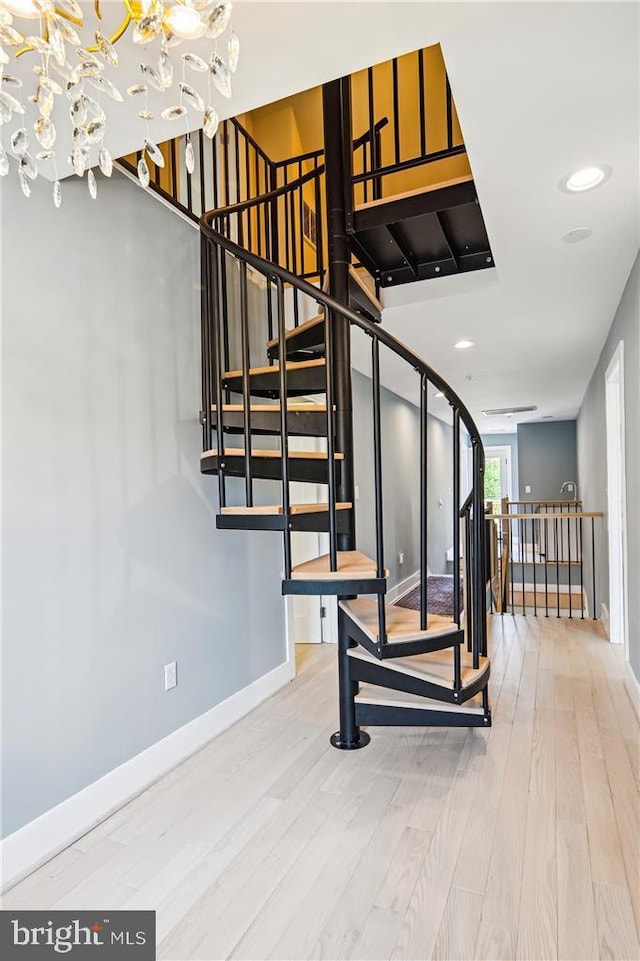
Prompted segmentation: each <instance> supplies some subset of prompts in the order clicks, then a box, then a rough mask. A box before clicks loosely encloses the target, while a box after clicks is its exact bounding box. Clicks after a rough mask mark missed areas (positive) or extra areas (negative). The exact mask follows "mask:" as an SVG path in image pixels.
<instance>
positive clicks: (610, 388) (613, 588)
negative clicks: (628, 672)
mask: <svg viewBox="0 0 640 961" xmlns="http://www.w3.org/2000/svg"><path fill="white" fill-rule="evenodd" d="M605 409H606V425H607V525H608V532H609V638H610V640H611V642H612V643H613V644H624V647H625V656H626V658H627V660H628V658H629V637H628V629H627V557H626V523H627V522H626V483H625V465H624V437H625V429H624V343H623V342H622V341H620V343H619V344H618V347H617V349H616V352H615V354H614V355H613V357H612V358H611V363H610V364H609V367H608V368H607V373H606V377H605ZM595 613H596V614H597V612H595Z"/></svg>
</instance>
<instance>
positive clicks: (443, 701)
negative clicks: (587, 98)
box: [121, 51, 493, 750]
mask: <svg viewBox="0 0 640 961" xmlns="http://www.w3.org/2000/svg"><path fill="white" fill-rule="evenodd" d="M427 53H428V51H416V54H415V55H411V56H412V57H413V58H414V60H415V64H414V66H415V67H416V68H417V77H418V80H419V87H420V91H421V95H422V94H424V97H422V96H421V100H420V103H421V109H420V114H419V118H418V127H419V129H420V138H419V139H420V145H419V149H417V152H416V151H414V152H413V153H412V154H409V155H404V154H403V152H402V149H401V146H400V142H401V140H402V141H403V142H406V141H407V138H406V136H405V134H404V133H403V127H402V122H403V117H405V116H406V117H408V121H409V122H411V115H410V112H409V113H407V111H406V110H405V109H404V108H403V105H402V89H401V87H400V85H399V81H398V78H399V73H400V72H399V70H398V69H397V62H396V61H393V62H392V70H391V71H390V73H389V76H391V77H392V80H393V89H392V91H390V95H389V98H388V100H389V101H390V102H392V103H393V116H392V118H391V122H390V120H389V118H388V117H387V116H382V117H380V118H379V119H377V120H376V102H375V96H376V91H378V95H379V91H380V78H379V77H378V79H377V80H376V79H375V77H374V71H373V69H369V71H368V72H367V84H368V94H367V97H366V102H367V103H368V116H369V126H368V128H367V129H366V130H365V131H364V133H362V134H361V135H360V136H358V137H356V138H354V135H353V125H354V122H353V119H352V113H351V107H352V103H351V96H352V85H351V84H352V78H350V77H344V78H341V79H340V80H336V81H332V82H330V83H328V84H325V85H324V87H323V88H322V123H323V127H324V137H323V139H324V144H323V147H322V148H321V149H317V150H313V151H311V152H309V153H306V154H302V155H299V156H296V157H292V158H287V159H285V160H280V161H273V160H272V159H271V158H270V157H269V156H268V155H267V154H266V153H265V151H264V150H263V149H262V147H261V146H260V145H259V144H258V143H257V142H256V140H255V139H254V138H253V137H252V136H251V134H250V133H249V131H248V130H247V129H246V128H245V127H244V126H243V125H242V124H241V123H240V122H239V121H238V119H237V118H235V119H232V120H230V121H224V122H223V124H222V126H221V130H220V133H219V135H218V137H217V138H216V139H215V140H214V141H212V142H210V143H207V141H206V139H205V138H204V137H203V132H202V131H198V132H197V145H196V150H195V157H196V170H195V173H194V175H193V176H191V175H189V176H187V175H186V172H185V171H183V170H182V169H181V166H180V161H179V157H180V155H181V153H182V148H183V147H184V144H183V143H182V142H181V140H180V138H176V139H175V140H173V141H169V142H168V143H167V144H165V145H162V150H163V153H164V154H165V159H166V166H167V167H168V171H167V170H165V171H164V172H163V171H162V170H156V175H155V177H154V179H153V182H152V183H151V184H150V189H151V190H152V191H153V192H155V193H157V194H159V195H160V196H161V197H162V199H163V200H164V202H165V203H169V204H171V205H172V206H174V207H176V208H177V209H178V210H179V212H180V213H181V214H182V216H184V217H187V218H190V219H191V220H192V221H194V222H196V223H198V224H199V227H200V235H201V272H202V285H201V288H202V325H201V329H202V410H201V413H200V421H201V424H202V437H203V453H202V457H201V470H202V471H203V473H205V474H209V475H213V476H215V477H216V478H217V485H218V495H219V496H218V505H219V506H218V514H217V518H216V523H217V527H218V528H219V529H225V530H254V531H255V530H261V531H271V532H279V534H280V535H281V536H282V538H283V545H284V551H283V556H284V570H283V573H282V593H283V594H284V595H292V594H293V595H295V594H297V595H301V594H302V595H318V596H321V597H323V598H326V597H327V596H329V595H333V596H335V597H336V598H337V619H338V632H337V636H338V645H337V656H338V668H339V710H340V725H339V730H338V731H337V732H336V733H335V734H334V735H333V736H332V738H331V741H332V743H333V745H334V746H335V747H337V748H341V749H345V750H352V749H356V748H360V747H363V746H364V745H365V744H367V743H368V742H369V734H368V733H367V732H366V731H364V730H363V728H364V727H367V728H370V727H373V726H376V725H402V726H412V725H414V726H461V727H476V726H477V727H488V726H489V725H490V724H491V712H490V707H489V699H488V681H489V674H490V662H489V658H488V656H487V616H486V615H487V597H488V592H487V583H488V580H489V573H490V570H489V564H488V550H489V548H488V547H487V537H486V533H485V525H486V518H485V512H484V499H483V493H484V491H483V480H484V477H483V474H484V450H483V447H482V442H481V438H480V434H479V432H478V429H477V427H476V425H475V423H474V421H473V419H472V417H471V415H470V414H469V411H468V410H467V409H466V407H465V405H464V403H463V402H462V400H461V399H460V397H459V396H458V395H457V394H456V393H455V391H454V390H453V389H452V388H451V387H450V385H449V384H448V383H447V382H446V381H445V380H444V379H443V378H442V377H441V376H440V375H439V374H438V373H436V371H434V370H433V369H432V368H431V367H430V366H429V365H428V364H427V363H426V362H425V361H424V360H423V359H422V358H421V357H418V356H417V355H416V354H415V353H414V352H413V351H412V350H410V349H409V348H408V347H407V346H405V345H404V344H402V343H400V342H399V341H398V340H396V338H394V337H393V336H392V335H391V334H390V333H389V332H388V331H387V330H386V329H385V327H384V325H383V324H382V322H381V321H382V308H381V305H380V303H379V301H378V297H377V295H378V293H379V291H380V288H382V287H385V286H390V285H392V284H398V283H407V282H411V281H415V280H421V279H431V280H434V281H435V282H437V278H438V277H439V276H445V275H450V274H452V273H460V272H464V271H468V270H478V269H483V268H486V267H487V266H490V265H491V264H492V263H493V261H492V255H491V251H490V248H489V243H488V239H487V234H486V229H485V226H484V220H483V217H482V212H481V209H480V206H479V203H478V198H477V194H476V191H475V186H474V183H473V178H472V176H471V175H470V173H469V172H468V171H469V168H468V166H467V168H466V172H465V173H464V175H463V176H460V175H459V163H458V162H459V159H460V157H461V155H464V154H465V147H464V143H463V142H462V140H461V137H460V135H459V133H458V134H456V130H455V124H454V114H455V107H454V105H453V100H452V97H451V91H450V88H449V84H448V81H446V75H445V74H443V77H444V80H445V81H446V84H444V86H443V89H444V91H445V100H446V103H445V109H443V110H441V113H442V116H443V117H444V118H445V119H446V127H445V129H444V130H443V133H442V138H443V139H442V140H441V143H436V144H434V145H433V146H430V144H429V138H428V137H427V136H426V124H427V120H426V118H427V115H428V113H429V111H431V113H433V109H434V103H435V101H434V97H433V96H431V95H430V94H429V91H428V89H427V86H428V84H427V74H426V72H425V63H426V57H427ZM405 59H406V58H405ZM405 66H406V64H405ZM443 69H444V68H443ZM374 81H375V82H374ZM430 96H431V100H430V99H429V98H430ZM425 98H426V99H425ZM435 106H436V107H437V103H436V104H435ZM441 106H442V105H441ZM385 131H386V132H387V133H388V132H389V131H391V135H392V140H391V142H390V144H389V142H385V141H383V139H382V138H383V135H384V133H385ZM389 146H391V150H390V149H389ZM389 158H390V159H391V162H389ZM448 160H454V162H455V163H458V168H457V174H454V175H452V176H450V177H449V178H444V180H443V179H442V178H441V179H440V180H439V179H438V177H434V176H433V175H432V174H431V171H432V170H435V169H436V168H437V169H438V170H441V169H443V168H442V167H441V166H438V164H440V162H442V161H448ZM463 160H464V158H463ZM434 163H435V164H436V166H435V167H431V166H430V165H431V164H434ZM465 163H466V160H465ZM121 166H122V167H123V169H125V170H126V171H128V172H129V174H130V175H133V174H134V172H135V158H133V157H132V158H129V159H128V158H123V160H122V162H121ZM407 171H410V172H411V174H412V175H415V173H416V171H418V172H419V174H420V176H421V174H422V171H426V172H427V176H426V180H425V182H424V184H423V186H422V187H420V188H419V189H417V190H412V191H409V192H408V193H406V194H404V195H401V196H398V195H397V194H394V195H392V196H388V193H389V191H388V189H387V188H385V186H384V185H385V184H386V183H388V182H389V178H392V179H393V178H394V177H397V176H398V175H401V176H402V175H404V174H405V173H406V172H407ZM163 175H164V180H163ZM208 201H209V202H211V201H213V209H210V210H208V212H207V202H208ZM358 201H360V202H358ZM352 336H357V337H359V338H360V340H362V337H363V336H364V337H365V338H368V341H369V346H370V374H371V380H370V384H371V392H370V398H369V404H370V411H369V413H370V415H371V416H370V418H367V423H368V422H369V419H370V420H371V422H372V425H373V429H372V433H371V437H370V443H371V455H372V456H371V463H372V465H373V478H372V486H373V495H374V496H373V502H374V508H373V516H372V517H365V516H362V510H361V509H359V510H358V511H356V504H355V501H356V489H355V483H354V456H355V455H354V451H355V444H354V430H355V429H356V428H357V429H358V431H359V438H358V439H359V441H362V437H361V432H362V428H361V425H360V423H358V424H357V425H355V424H354V411H353V391H352V362H351V342H352ZM385 355H390V358H391V362H392V363H393V364H394V365H395V368H396V370H398V369H399V366H398V365H402V368H403V369H404V370H405V371H406V376H405V378H404V380H405V383H406V385H407V389H411V383H412V382H413V383H414V384H415V387H416V393H417V394H418V395H419V398H420V401H419V406H420V430H419V440H418V441H417V443H418V445H419V448H420V450H419V465H420V466H419V478H416V481H417V483H418V484H419V491H418V492H417V493H418V498H417V500H418V502H419V516H418V518H417V528H418V530H417V538H418V539H419V544H420V548H419V556H420V570H419V572H418V576H419V585H420V590H419V594H420V605H419V610H408V609H405V608H403V607H400V606H396V605H395V604H392V603H389V598H388V593H389V583H388V574H389V572H388V570H387V568H386V566H385V525H387V526H386V531H387V534H388V532H389V527H388V525H389V524H390V523H391V522H392V520H391V518H393V517H394V516H395V513H396V509H397V504H395V503H392V504H390V503H389V501H388V494H389V491H390V487H389V485H386V487H385V485H384V484H383V471H385V472H387V471H389V472H390V473H391V474H392V473H393V471H394V470H395V468H396V466H397V465H395V464H394V463H389V462H388V461H389V459H388V457H387V456H386V455H385V449H384V443H383V431H382V410H381V397H382V393H381V392H382V384H381V369H382V370H383V369H384V366H383V365H384V363H385V362H386V361H387V360H388V359H389V357H386V356H385ZM436 392H437V393H438V394H439V396H440V397H444V398H445V399H446V401H447V402H448V405H449V414H450V424H451V441H452V442H451V455H450V464H449V465H448V466H449V476H450V478H451V480H450V493H451V495H452V496H451V517H450V518H449V532H450V535H449V536H450V538H451V541H450V542H451V543H452V552H451V557H452V585H453V590H452V602H451V610H450V612H449V613H448V614H447V615H446V616H443V615H442V614H436V613H434V612H433V611H431V610H429V597H428V578H429V568H428V560H429V557H430V553H429V551H430V546H429V543H428V530H429V516H428V515H429V496H428V495H429V492H430V488H429V472H430V466H431V467H432V466H433V464H432V459H433V458H434V457H438V458H439V464H438V467H439V470H442V469H443V464H442V453H441V452H437V453H436V454H434V453H433V452H432V451H431V450H430V449H429V431H428V424H429V399H430V397H431V396H433V395H434V393H436ZM468 451H470V456H469V460H470V461H471V465H472V466H471V470H470V471H466V470H464V466H466V462H467V453H468ZM469 474H470V476H468V475H469ZM463 477H465V478H467V477H468V479H467V480H465V481H464V483H463ZM403 482H404V483H407V479H403ZM299 485H305V486H304V491H305V492H307V494H306V497H305V496H301V495H300V486H299ZM309 485H311V487H309ZM318 488H319V489H321V490H322V491H324V495H322V496H320V497H319V498H316V497H315V496H310V495H309V494H308V491H309V490H310V489H311V490H312V491H313V493H314V494H315V492H316V491H317V489H318ZM385 491H386V496H385ZM394 500H395V498H394ZM361 506H362V505H360V508H361ZM440 506H443V505H440ZM356 514H357V515H358V524H359V525H360V526H361V527H362V526H363V525H364V526H366V527H367V532H366V536H367V540H368V542H369V543H373V542H375V550H371V553H372V554H374V556H372V557H369V556H367V555H365V554H364V553H363V552H361V551H359V550H358V549H357V543H356ZM298 532H307V533H309V532H317V533H318V534H320V535H323V536H324V541H325V542H326V543H327V544H328V550H327V552H326V553H325V554H323V555H321V556H317V557H312V558H310V559H307V560H306V561H304V562H303V563H294V561H293V554H292V539H293V537H294V536H295V535H296V533H298ZM431 549H432V548H431ZM458 585H459V586H460V590H458V589H457V586H458Z"/></svg>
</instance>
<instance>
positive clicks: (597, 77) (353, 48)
mask: <svg viewBox="0 0 640 961" xmlns="http://www.w3.org/2000/svg"><path fill="white" fill-rule="evenodd" d="M83 6H84V7H85V8H86V9H87V11H88V14H89V20H90V21H92V9H93V3H91V2H85V3H83ZM102 7H103V10H104V11H105V30H106V29H108V28H109V27H110V26H111V25H113V24H115V23H116V22H117V21H118V19H119V16H120V10H121V7H120V4H119V3H116V2H115V0H112V2H107V3H105V2H104V0H103V4H102ZM234 20H235V28H236V31H237V32H238V34H239V35H240V39H241V44H242V50H241V59H240V67H239V70H238V73H237V75H236V77H235V78H234V93H233V97H232V98H231V100H226V101H225V100H224V99H223V98H221V97H220V96H217V95H216V101H215V103H216V107H217V109H218V111H219V113H220V115H221V116H222V117H227V116H233V115H235V114H238V113H241V112H243V111H244V110H247V109H250V108H253V107H256V106H259V105H262V104H265V103H270V102H273V101H274V100H277V99H279V98H281V97H284V96H287V95H288V94H291V93H294V92H296V91H299V90H302V89H305V88H308V87H312V86H315V85H317V84H319V83H322V82H324V81H326V80H328V79H331V78H333V77H337V76H342V75H344V74H347V73H350V72H352V71H354V70H356V69H359V68H361V67H364V66H367V65H370V64H372V63H375V62H379V61H382V60H385V59H388V58H390V57H392V56H395V55H397V54H400V53H403V52H406V51H409V50H414V49H416V48H418V47H421V46H426V45H428V44H430V43H434V42H440V43H441V44H442V47H443V51H444V55H445V60H446V63H447V69H448V72H449V76H450V80H451V86H452V89H453V93H454V98H455V101H456V105H457V108H458V113H459V116H460V120H461V124H462V129H463V132H464V137H465V142H466V144H467V149H468V152H469V156H470V160H471V165H472V168H473V172H474V177H475V180H476V185H477V188H478V193H479V197H480V202H481V206H482V210H483V212H484V216H485V220H486V224H487V229H488V233H489V238H490V241H491V245H492V249H493V253H494V258H495V263H496V269H495V270H487V271H481V272H478V273H474V274H467V275H464V276H461V277H452V278H442V279H438V280H434V281H426V282H424V283H421V284H414V285H407V286H404V287H401V288H398V289H397V290H387V291H386V293H385V298H384V299H385V304H386V305H387V309H386V310H385V318H384V322H385V325H386V326H388V327H389V329H390V330H391V331H392V332H393V333H394V334H395V335H396V336H398V337H399V338H400V339H402V340H404V341H405V342H406V343H408V344H409V345H410V346H411V347H412V348H413V349H414V350H416V351H417V352H418V353H419V354H421V355H422V356H423V357H424V358H425V360H427V361H428V362H429V363H430V364H431V366H432V367H434V368H435V369H436V370H438V371H439V372H440V373H441V374H442V375H444V376H445V378H446V379H447V380H448V381H449V382H450V383H451V384H452V385H453V386H454V387H455V388H456V389H457V390H458V391H459V393H460V394H461V395H462V397H463V399H464V400H465V401H466V402H467V404H468V406H469V407H470V409H471V411H472V413H474V415H475V416H476V417H477V419H478V422H479V425H480V427H481V429H485V427H486V426H488V422H487V420H486V418H483V417H482V414H481V410H482V408H484V407H505V406H511V405H517V406H521V405H524V404H537V406H538V411H537V413H536V414H535V415H533V416H530V417H529V419H540V418H541V417H543V416H545V415H552V416H554V417H557V418H562V417H574V416H575V415H576V413H577V410H578V408H579V405H580V402H581V400H582V397H583V395H584V391H585V388H586V386H587V383H588V380H589V377H590V375H591V372H592V370H593V368H594V366H595V363H596V360H597V357H598V354H599V351H600V349H601V347H602V345H603V342H604V339H605V336H606V333H607V331H608V329H609V327H610V324H611V321H612V318H613V315H614V312H615V308H616V306H617V304H618V301H619V299H620V295H621V293H622V289H623V287H624V283H625V280H626V277H627V275H628V273H629V270H630V268H631V265H632V263H633V259H634V257H635V254H636V252H637V248H638V212H639V191H638V7H637V5H636V4H635V3H609V2H604V3H591V2H572V3H561V2H553V3H535V2H534V3H519V2H511V3H508V2H507V3H481V2H477V3H457V2H448V3H427V2H417V3H400V2H391V3H389V2H386V3H375V2H373V3H372V2H367V3H355V2H351V3H349V2H346V3H345V2H342V3H311V2H309V3H308V2H290V3H287V2H285V3H272V2H268V0H264V2H239V3H236V4H235V13H234ZM210 46H211V44H210V42H207V41H197V42H195V43H193V44H192V45H191V49H193V50H194V51H195V52H200V53H201V54H202V55H206V56H208V54H209V52H210ZM118 51H119V54H120V58H121V68H119V69H118V71H117V74H118V77H117V82H118V85H119V86H120V88H121V89H122V90H123V91H124V89H125V88H126V87H127V86H128V85H129V84H131V83H134V82H137V81H138V80H139V79H140V73H139V63H140V59H141V55H142V56H143V57H144V55H145V53H146V52H147V51H146V50H145V48H136V47H134V46H133V45H131V44H129V43H128V42H127V41H126V40H124V41H122V42H121V43H119V44H118ZM180 52H181V49H180V48H178V51H177V52H174V53H173V56H174V62H175V63H176V64H177V63H179V60H178V58H179V54H180ZM27 59H28V58H27V57H23V58H22V62H21V63H20V65H19V67H18V69H19V71H20V72H21V73H22V75H23V76H24V75H25V74H27V73H28V72H29V71H30V67H31V63H28V62H27ZM30 76H31V75H30ZM112 76H113V74H112ZM114 79H115V77H114ZM188 79H189V82H190V83H192V84H193V85H194V86H196V87H198V88H199V89H200V90H201V92H202V93H203V95H204V94H205V91H206V86H205V84H206V81H205V84H203V83H202V81H201V80H200V75H198V74H194V73H190V74H189V77H188ZM156 98H157V99H156ZM103 102H104V98H103ZM104 105H105V108H106V109H107V110H108V121H109V122H108V144H107V145H108V146H109V148H110V150H111V151H112V153H113V155H114V156H119V155H122V154H124V153H127V152H129V151H131V150H134V149H136V148H137V147H138V146H139V144H140V138H141V136H143V134H144V131H143V129H142V123H141V121H139V120H138V118H137V110H138V109H140V105H139V103H138V102H137V100H135V101H134V100H131V99H129V98H127V102H126V103H125V104H112V103H111V102H109V101H107V102H106V103H105V104H104ZM164 105H166V101H164V102H163V103H162V106H164ZM150 106H151V109H154V107H155V108H156V110H157V112H159V109H161V100H160V95H159V94H155V93H152V95H151V104H150ZM55 119H58V122H59V126H63V124H62V123H61V122H60V120H59V118H55ZM199 119H200V118H199V116H198V115H197V114H195V113H191V114H190V121H191V123H192V126H193V128H196V127H197V126H198V125H199ZM64 126H65V127H66V124H64ZM177 126H178V127H180V129H179V130H178V129H177ZM5 129H6V128H5ZM183 130H184V127H183V126H182V125H180V124H178V125H176V124H175V123H171V122H168V121H162V120H157V121H154V122H153V123H152V125H151V135H152V137H154V138H155V139H156V140H157V141H162V140H164V139H167V138H168V137H171V136H173V135H175V134H176V133H177V132H180V133H181V132H183ZM60 140H61V142H60V143H59V144H58V146H59V154H60V155H61V156H66V151H65V147H64V141H63V140H62V137H61V138H60ZM593 163H605V164H608V165H610V166H611V167H612V169H613V175H612V177H611V178H610V180H609V181H608V182H607V183H606V184H604V185H603V186H601V187H600V188H598V189H596V190H595V191H593V192H591V193H586V194H583V195H567V194H565V193H562V192H560V191H559V190H558V186H557V185H558V182H559V180H560V179H561V177H563V176H564V175H565V174H567V173H569V172H570V171H571V170H573V169H575V168H577V167H580V166H583V165H588V164H593ZM576 226H587V227H589V228H591V230H592V235H591V237H590V239H589V240H587V241H585V242H584V243H580V244H575V245H567V244H565V243H563V242H562V241H561V236H562V234H563V233H565V231H566V230H568V229H569V228H572V227H576ZM460 337H468V338H470V339H472V340H475V341H476V344H477V346H476V347H475V348H473V349H471V350H469V351H466V352H460V351H455V350H453V348H452V344H453V343H454V342H455V341H456V340H457V339H459V338H460ZM354 360H355V363H356V366H359V367H360V368H361V369H365V370H366V369H367V360H366V358H364V359H363V357H362V356H361V354H360V350H359V348H358V345H357V344H356V346H355V350H354ZM469 377H470V378H472V379H471V380H468V379H467V378H469ZM384 379H385V381H386V383H387V384H388V385H389V386H390V387H391V388H392V389H394V390H395V391H397V392H398V393H399V394H403V395H405V396H412V397H414V396H415V394H414V393H413V391H412V389H411V387H410V386H409V385H408V384H407V378H406V370H405V369H404V368H403V367H401V368H399V369H398V368H396V367H395V366H394V364H393V363H392V362H387V363H386V364H385V369H384ZM439 404H440V405H442V406H443V409H442V414H443V415H444V414H445V411H446V404H444V405H443V402H442V401H438V400H434V401H433V404H432V407H433V409H434V412H435V413H438V412H439V411H438V405H439ZM524 419H526V418H524ZM517 420H518V418H514V419H513V420H504V421H493V420H492V422H491V423H492V426H497V427H504V428H506V429H508V430H513V429H514V426H515V423H516V422H517Z"/></svg>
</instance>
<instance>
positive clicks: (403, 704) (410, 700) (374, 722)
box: [355, 684, 491, 727]
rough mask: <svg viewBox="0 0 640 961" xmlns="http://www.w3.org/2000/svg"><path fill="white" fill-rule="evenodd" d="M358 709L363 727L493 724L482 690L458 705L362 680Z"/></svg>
mask: <svg viewBox="0 0 640 961" xmlns="http://www.w3.org/2000/svg"><path fill="white" fill-rule="evenodd" d="M355 711H356V724H357V725H358V726H360V725H362V726H364V727H372V726H379V727H491V711H490V709H487V710H486V711H485V710H484V707H483V705H482V694H477V695H476V696H475V697H473V698H471V699H470V700H469V701H468V702H467V703H466V704H464V705H461V706H458V705H456V704H447V703H443V702H442V701H438V700H436V699H435V698H429V697H420V696H418V695H415V694H410V693H409V692H407V691H394V690H387V689H385V688H382V687H378V686H377V685H373V684H362V685H360V691H359V693H358V694H357V695H356V697H355Z"/></svg>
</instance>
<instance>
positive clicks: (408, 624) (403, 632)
mask: <svg viewBox="0 0 640 961" xmlns="http://www.w3.org/2000/svg"><path fill="white" fill-rule="evenodd" d="M341 605H342V607H343V609H344V610H345V611H346V612H347V613H348V614H349V616H350V617H351V618H352V619H353V620H354V621H356V622H357V623H358V625H359V627H360V628H361V630H363V631H364V632H365V634H367V635H368V636H369V637H370V638H371V640H372V641H373V642H374V644H377V643H378V602H377V601H375V600H371V599H370V598H366V597H358V598H356V599H355V600H352V601H341ZM385 611H386V625H387V643H388V644H393V643H399V642H403V643H404V642H405V641H418V640H421V639H422V638H426V637H432V638H433V637H438V636H441V635H442V634H448V633H449V632H450V631H456V630H458V625H457V624H456V622H455V621H454V620H452V618H450V617H442V616H441V615H440V614H429V615H428V617H427V629H426V631H422V630H420V611H411V610H408V609H407V608H406V607H396V606H395V605H393V604H387V605H386V606H385Z"/></svg>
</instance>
